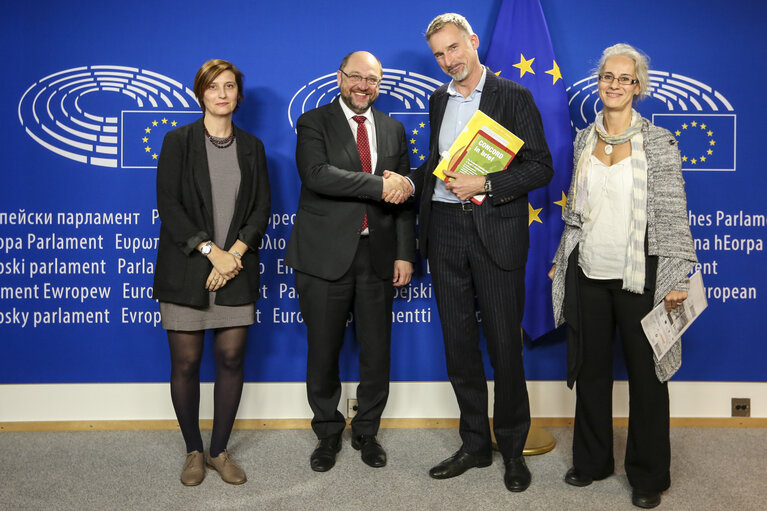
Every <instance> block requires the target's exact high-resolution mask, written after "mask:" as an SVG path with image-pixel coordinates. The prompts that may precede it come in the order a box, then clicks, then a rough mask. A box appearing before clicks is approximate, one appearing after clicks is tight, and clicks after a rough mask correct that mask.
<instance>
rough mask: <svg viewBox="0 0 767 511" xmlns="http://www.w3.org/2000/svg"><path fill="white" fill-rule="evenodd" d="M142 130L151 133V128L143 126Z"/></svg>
mask: <svg viewBox="0 0 767 511" xmlns="http://www.w3.org/2000/svg"><path fill="white" fill-rule="evenodd" d="M144 131H145V132H147V133H152V128H144Z"/></svg>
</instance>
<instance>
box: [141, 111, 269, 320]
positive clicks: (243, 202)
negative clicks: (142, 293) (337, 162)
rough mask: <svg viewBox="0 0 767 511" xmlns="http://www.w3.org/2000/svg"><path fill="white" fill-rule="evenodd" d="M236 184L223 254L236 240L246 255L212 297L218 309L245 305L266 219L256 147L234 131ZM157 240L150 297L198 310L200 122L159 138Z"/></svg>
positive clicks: (204, 300)
mask: <svg viewBox="0 0 767 511" xmlns="http://www.w3.org/2000/svg"><path fill="white" fill-rule="evenodd" d="M233 129H234V135H235V138H236V139H237V160H238V163H239V165H240V173H241V181H240V189H239V192H238V194H237V203H236V204H235V208H234V215H233V217H232V223H231V225H230V227H229V232H228V233H227V235H226V246H224V247H221V248H222V249H224V250H226V249H228V248H229V247H231V246H232V244H233V243H234V242H235V241H236V240H237V239H238V238H239V239H240V240H242V241H243V242H244V243H245V244H246V245H248V247H249V248H250V250H248V251H247V252H246V253H245V254H243V256H242V265H243V270H242V271H240V273H239V275H237V277H235V278H234V279H232V280H230V281H229V282H228V283H227V284H226V285H225V286H224V287H222V288H221V289H219V290H218V291H217V292H216V304H218V305H242V304H246V303H253V302H255V301H256V299H257V298H258V291H259V274H260V271H259V258H258V247H259V245H260V243H261V237H262V236H263V235H264V231H265V230H266V225H267V222H268V221H269V209H270V193H269V175H268V173H267V168H266V156H265V154H264V144H262V143H261V141H260V140H259V139H257V138H256V137H254V136H253V135H251V134H249V133H246V132H244V131H242V130H241V129H239V128H237V126H234V128H233ZM157 210H158V211H159V213H160V220H161V221H162V225H161V226H160V242H159V247H158V250H157V264H156V265H155V274H154V295H153V296H154V298H156V299H157V300H162V301H166V302H173V303H178V304H182V305H192V306H196V307H205V306H207V305H208V291H206V290H205V280H206V279H207V277H208V275H209V274H210V270H211V268H212V265H211V263H210V261H208V259H207V258H206V257H205V256H203V255H202V254H200V253H199V252H198V251H197V250H195V248H196V247H197V245H199V244H200V242H202V241H205V240H209V239H212V238H213V236H214V233H213V208H212V197H211V189H210V174H209V170H208V157H207V153H206V150H205V133H204V126H203V122H202V119H200V120H198V121H195V122H193V123H191V124H187V125H186V126H181V127H180V128H177V129H175V130H173V131H171V132H169V133H168V134H167V135H166V136H165V140H164V141H163V143H162V151H161V152H160V159H159V161H158V163H157Z"/></svg>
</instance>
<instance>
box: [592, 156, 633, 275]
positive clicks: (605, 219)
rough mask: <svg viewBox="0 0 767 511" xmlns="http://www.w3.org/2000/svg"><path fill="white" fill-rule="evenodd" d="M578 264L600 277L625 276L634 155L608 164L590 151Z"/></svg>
mask: <svg viewBox="0 0 767 511" xmlns="http://www.w3.org/2000/svg"><path fill="white" fill-rule="evenodd" d="M589 165H590V166H591V168H590V169H589V170H588V176H589V178H588V183H587V185H586V186H587V193H588V198H587V200H586V207H585V211H584V213H585V215H584V216H585V219H584V222H583V237H582V240H581V242H580V245H579V251H578V265H579V266H580V267H581V269H582V270H583V273H584V274H585V275H586V276H587V277H589V278H591V279H598V280H608V279H623V271H624V268H625V266H626V250H627V247H628V237H629V226H630V224H631V188H632V180H633V175H632V171H631V156H628V157H627V158H625V159H623V160H621V161H619V162H618V163H615V164H613V165H611V166H609V167H608V166H607V165H605V164H604V163H602V162H601V161H599V159H598V158H597V157H596V156H594V155H593V154H592V155H591V158H590V159H589Z"/></svg>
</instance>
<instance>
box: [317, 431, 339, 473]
mask: <svg viewBox="0 0 767 511" xmlns="http://www.w3.org/2000/svg"><path fill="white" fill-rule="evenodd" d="M340 450H341V435H336V436H331V437H328V438H322V439H320V441H319V442H317V447H315V448H314V452H312V455H311V457H310V458H309V464H310V465H311V467H312V470H314V471H315V472H327V471H328V470H330V469H331V468H333V466H334V465H335V464H336V454H337V453H338V451H340Z"/></svg>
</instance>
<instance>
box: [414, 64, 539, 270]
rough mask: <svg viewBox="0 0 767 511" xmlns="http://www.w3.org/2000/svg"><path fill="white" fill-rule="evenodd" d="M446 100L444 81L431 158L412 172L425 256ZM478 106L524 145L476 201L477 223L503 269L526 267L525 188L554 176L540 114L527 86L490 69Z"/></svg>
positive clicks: (434, 108) (433, 119)
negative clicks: (478, 203) (486, 193)
mask: <svg viewBox="0 0 767 511" xmlns="http://www.w3.org/2000/svg"><path fill="white" fill-rule="evenodd" d="M447 101H448V94H447V84H445V85H442V86H441V87H440V88H438V89H437V90H436V91H434V94H432V96H431V98H430V99H429V121H430V124H431V135H430V139H429V158H428V159H427V160H426V162H425V163H424V164H423V165H421V167H419V168H418V169H417V170H416V171H414V172H413V174H412V176H411V178H412V180H413V183H414V184H415V187H416V190H415V192H416V194H417V195H419V196H420V219H419V232H420V234H419V246H420V250H421V254H422V255H423V257H428V254H429V239H428V238H429V219H430V216H431V202H432V201H431V199H432V194H433V192H434V186H435V183H436V180H437V178H436V176H434V174H432V171H433V170H434V168H435V167H436V166H437V163H439V132H440V128H441V127H442V118H443V116H444V113H445V107H446V106H447ZM479 109H480V110H482V112H484V113H486V114H487V115H489V116H490V117H492V118H493V119H495V120H496V121H497V122H499V123H500V124H501V125H503V126H504V127H506V129H508V130H509V131H511V132H512V133H514V134H515V135H517V136H518V137H519V138H521V139H522V140H523V141H524V142H525V144H524V146H522V150H520V152H519V154H517V156H516V157H515V158H514V160H512V162H511V164H510V165H509V168H507V169H506V170H504V171H502V172H497V173H494V174H492V175H491V176H490V177H489V179H490V181H491V183H492V187H493V192H492V193H491V194H490V196H489V197H488V198H487V200H485V203H484V204H483V205H482V206H480V207H476V206H475V210H474V213H473V218H474V222H475V225H476V227H477V232H478V233H479V237H480V239H481V240H482V243H483V244H484V245H485V248H487V250H488V252H489V253H490V256H491V257H492V259H493V262H495V263H496V264H497V265H498V266H500V267H501V268H503V269H504V270H514V269H519V268H524V266H525V263H526V262H527V249H528V246H529V235H528V207H527V192H529V191H531V190H534V189H536V188H540V187H541V186H545V185H546V184H548V182H549V181H551V178H552V176H553V175H554V169H553V167H552V162H551V154H550V153H549V148H548V145H547V144H546V138H545V135H544V133H543V123H542V122H541V115H540V113H539V112H538V108H537V107H536V106H535V102H534V101H533V95H532V94H531V93H530V91H529V90H527V89H526V88H525V87H523V86H521V85H519V84H518V83H516V82H512V81H511V80H507V79H505V78H499V77H497V76H496V75H495V74H494V73H493V72H492V71H490V70H489V69H487V78H486V79H485V86H484V88H483V90H482V98H481V100H480V103H479Z"/></svg>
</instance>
